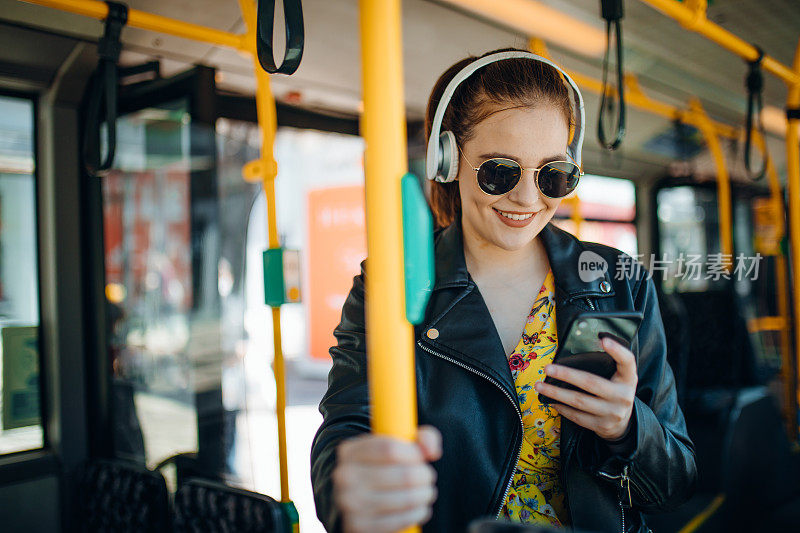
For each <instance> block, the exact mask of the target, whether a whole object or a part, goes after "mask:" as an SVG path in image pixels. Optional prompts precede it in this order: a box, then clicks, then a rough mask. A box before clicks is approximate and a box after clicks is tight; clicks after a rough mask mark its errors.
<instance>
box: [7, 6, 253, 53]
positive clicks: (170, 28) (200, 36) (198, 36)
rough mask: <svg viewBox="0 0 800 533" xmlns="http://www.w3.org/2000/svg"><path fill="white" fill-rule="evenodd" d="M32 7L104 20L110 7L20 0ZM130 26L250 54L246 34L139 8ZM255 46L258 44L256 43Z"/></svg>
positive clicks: (131, 13) (132, 12)
mask: <svg viewBox="0 0 800 533" xmlns="http://www.w3.org/2000/svg"><path fill="white" fill-rule="evenodd" d="M21 1H22V2H27V3H29V4H36V5H40V6H45V7H53V8H56V9H60V10H61V11H68V12H70V13H76V14H78V15H85V16H87V17H92V18H96V19H100V20H103V19H105V18H106V17H107V16H108V5H106V3H105V2H99V1H97V0H21ZM127 24H128V26H131V27H134V28H140V29H143V30H150V31H154V32H158V33H166V34H169V35H174V36H176V37H183V38H184V39H191V40H193V41H201V42H204V43H210V44H218V45H221V46H228V47H230V48H235V49H237V50H242V51H246V52H250V51H251V47H250V45H249V44H248V43H247V42H246V41H245V35H239V34H236V33H229V32H226V31H222V30H217V29H214V28H209V27H206V26H200V25H199V24H191V23H189V22H182V21H180V20H175V19H171V18H169V17H163V16H161V15H154V14H152V13H146V12H144V11H139V10H138V9H129V10H128V23H127ZM253 46H255V43H253Z"/></svg>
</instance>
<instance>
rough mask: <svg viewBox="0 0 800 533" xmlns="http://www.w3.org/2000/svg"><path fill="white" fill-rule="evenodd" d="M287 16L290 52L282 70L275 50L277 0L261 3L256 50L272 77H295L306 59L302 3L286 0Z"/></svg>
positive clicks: (286, 53)
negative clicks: (295, 73) (277, 62)
mask: <svg viewBox="0 0 800 533" xmlns="http://www.w3.org/2000/svg"><path fill="white" fill-rule="evenodd" d="M283 15H284V18H285V19H286V51H285V52H284V54H283V62H282V63H281V66H280V67H278V66H277V65H276V64H275V53H274V51H273V50H272V33H273V28H274V26H275V0H258V19H257V23H256V27H257V38H256V51H257V52H258V61H259V63H261V67H262V68H263V69H264V70H266V71H267V72H269V73H270V74H287V75H288V74H292V73H293V72H294V71H295V70H297V67H299V66H300V59H302V57H303V46H304V40H305V35H304V32H303V6H302V4H301V3H300V0H283Z"/></svg>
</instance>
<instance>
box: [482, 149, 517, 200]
mask: <svg viewBox="0 0 800 533" xmlns="http://www.w3.org/2000/svg"><path fill="white" fill-rule="evenodd" d="M521 175H522V168H520V166H519V165H518V164H517V163H516V162H515V161H512V160H510V159H501V158H496V159H489V160H487V161H484V162H483V164H482V165H481V166H480V168H479V169H478V185H479V186H480V188H481V189H482V190H483V192H485V193H487V194H505V193H507V192H508V191H510V190H511V189H513V188H514V187H515V186H516V185H517V183H518V182H519V177H520V176H521Z"/></svg>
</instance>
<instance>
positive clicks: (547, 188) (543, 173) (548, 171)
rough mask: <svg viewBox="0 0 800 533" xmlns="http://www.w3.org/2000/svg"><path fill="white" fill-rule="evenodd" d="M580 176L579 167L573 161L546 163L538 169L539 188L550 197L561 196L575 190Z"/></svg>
mask: <svg viewBox="0 0 800 533" xmlns="http://www.w3.org/2000/svg"><path fill="white" fill-rule="evenodd" d="M580 177H581V172H580V169H579V168H578V166H577V165H575V164H573V163H568V162H566V161H555V162H553V163H547V164H546V165H545V166H543V167H542V169H541V170H540V171H539V190H540V191H542V194H545V195H547V196H549V197H550V198H561V197H564V196H566V195H568V194H569V193H571V192H572V191H573V190H575V187H577V186H578V180H579V179H580Z"/></svg>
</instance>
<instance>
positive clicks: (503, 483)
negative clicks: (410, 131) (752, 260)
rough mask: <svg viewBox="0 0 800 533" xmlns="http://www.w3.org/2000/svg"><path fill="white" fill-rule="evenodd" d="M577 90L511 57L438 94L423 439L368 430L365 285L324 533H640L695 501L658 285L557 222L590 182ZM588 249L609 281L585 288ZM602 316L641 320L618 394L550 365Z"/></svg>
mask: <svg viewBox="0 0 800 533" xmlns="http://www.w3.org/2000/svg"><path fill="white" fill-rule="evenodd" d="M568 82H571V80H569V78H568V76H566V74H564V73H563V72H562V71H560V69H558V68H557V67H555V66H554V65H552V64H550V63H549V62H546V61H545V60H542V58H538V56H534V55H533V54H530V53H527V52H524V51H519V50H513V49H505V50H499V51H495V52H490V53H489V54H486V55H484V56H481V58H476V57H470V58H467V59H464V60H462V61H460V62H458V63H456V64H455V65H453V66H452V67H451V68H450V69H448V70H447V71H446V72H445V73H444V74H443V75H442V76H441V78H440V79H439V80H438V82H437V83H436V85H435V87H434V89H433V92H432V94H431V97H430V101H429V104H428V113H427V131H428V133H429V136H431V137H432V138H433V139H434V140H433V141H432V142H431V145H430V146H429V161H428V163H429V165H428V173H429V176H428V177H429V178H434V177H435V178H436V181H435V182H433V183H432V184H431V190H430V200H431V208H432V210H433V213H434V216H435V220H436V223H437V226H438V227H439V228H440V230H439V231H437V234H436V239H435V254H436V283H435V286H434V290H433V294H432V297H431V300H430V303H429V305H428V308H427V312H426V317H425V320H424V321H423V322H422V324H420V325H419V326H418V327H416V328H415V335H416V339H417V344H416V346H417V350H416V363H415V364H416V376H417V396H418V411H419V421H420V424H421V425H422V426H421V428H420V431H419V434H418V439H417V442H416V443H406V442H402V441H399V440H395V439H391V438H388V437H382V436H376V435H372V434H370V433H369V431H370V415H369V403H368V402H369V400H368V392H367V389H368V386H367V368H366V346H365V345H366V342H367V339H366V337H365V327H364V276H365V274H364V272H363V269H362V273H361V275H359V276H357V277H356V278H355V281H354V285H353V288H352V290H351V292H350V294H349V296H348V298H347V301H346V302H345V304H344V308H343V310H342V321H341V323H340V324H339V326H338V327H337V328H336V330H335V335H336V338H337V341H338V345H337V346H335V347H333V348H331V355H332V357H333V367H332V369H331V372H330V375H329V380H328V391H327V393H326V394H325V396H324V398H323V399H322V402H321V404H320V411H321V412H322V414H323V416H324V422H323V424H322V426H321V427H320V429H319V431H318V433H317V435H316V437H315V439H314V444H313V448H312V452H311V463H312V473H311V475H312V483H313V486H314V496H315V500H316V505H317V514H318V516H319V518H320V520H322V522H323V523H324V524H325V526H326V528H327V529H328V531H345V532H370V533H377V532H383V531H386V532H390V531H397V530H399V529H402V528H404V527H407V526H409V525H412V524H425V525H424V530H425V531H431V532H450V531H453V532H463V531H465V530H466V528H467V525H468V524H469V522H470V521H472V520H473V519H475V518H478V517H482V516H487V515H488V516H493V517H497V518H500V519H503V518H505V519H510V520H513V521H517V522H525V523H538V524H549V525H555V526H570V527H574V528H576V529H584V530H587V531H623V532H624V531H635V532H640V531H648V528H647V527H646V526H645V525H644V521H643V518H642V515H641V512H655V511H659V510H666V509H670V508H674V507H676V506H677V505H679V504H680V503H682V502H683V501H684V500H685V499H687V498H688V497H689V495H690V493H691V490H692V488H693V486H694V482H695V478H696V467H695V458H694V448H693V445H692V443H691V441H690V439H689V437H688V436H687V433H686V426H685V423H684V419H683V414H682V413H681V411H680V408H679V407H678V404H677V400H676V394H675V383H674V379H673V374H672V371H671V369H670V367H669V366H668V365H667V362H666V340H665V335H664V329H663V325H662V322H661V316H660V314H659V309H658V302H657V300H656V293H655V288H654V286H653V282H652V280H651V279H649V276H648V275H647V271H646V270H645V269H644V268H643V267H642V266H641V265H640V264H639V263H637V262H635V261H632V260H631V258H630V257H629V256H625V255H624V254H623V253H622V252H620V251H619V250H617V249H614V248H611V247H608V246H604V245H600V244H596V243H589V242H583V241H579V240H577V239H576V238H575V237H574V236H572V235H570V234H569V233H567V232H565V231H563V230H560V229H558V228H556V227H555V226H554V225H553V224H551V223H550V220H551V219H552V217H553V215H554V213H555V211H556V208H557V207H558V205H559V202H560V201H561V199H562V198H563V197H564V196H566V195H567V194H569V193H570V192H571V191H572V190H574V188H575V186H576V185H577V182H578V178H579V177H580V170H579V168H578V166H577V165H578V164H579V163H580V144H581V141H582V137H583V135H582V133H583V121H582V111H583V110H582V99H581V97H580V93H579V91H578V90H577V87H574V84H571V83H568ZM571 92H572V100H571V99H570V94H571ZM437 111H438V113H437ZM440 129H441V130H442V131H444V132H445V133H443V134H442V136H441V139H442V140H441V141H440V142H441V144H439V145H438V146H435V145H434V143H435V142H437V141H439V139H440V136H439V130H440ZM431 147H433V151H432V152H431ZM439 154H441V156H439ZM583 252H592V253H594V254H596V255H597V256H599V257H600V258H602V259H603V260H604V261H605V262H606V264H607V265H608V270H607V271H606V272H601V273H600V275H599V277H596V276H590V277H592V278H594V277H596V279H590V281H585V279H587V276H582V275H581V272H580V271H579V257H580V256H581V254H582V253H583ZM621 265H627V266H625V267H624V270H625V272H624V275H615V272H616V270H617V269H618V268H619V267H620V266H621ZM590 310H601V311H640V312H641V313H643V316H644V320H643V322H642V324H641V326H640V328H639V330H638V333H637V335H636V337H635V338H634V340H633V342H632V344H631V346H630V349H627V348H625V347H624V346H622V345H621V344H618V343H616V342H614V341H613V340H611V339H604V340H603V348H604V349H605V351H606V352H607V353H608V354H609V355H610V356H611V357H612V358H613V359H614V361H615V362H616V365H617V370H616V374H614V376H613V377H612V378H611V379H604V378H601V377H598V376H596V375H594V374H590V373H587V372H583V371H580V370H576V369H570V368H567V367H564V366H561V365H556V364H552V361H553V355H554V353H555V350H556V347H557V346H558V342H559V336H560V335H564V334H565V333H566V332H565V331H564V329H565V327H566V325H567V324H568V323H569V321H570V320H571V319H572V318H573V317H575V316H576V315H577V314H579V313H582V312H586V311H590ZM546 375H550V376H553V377H556V378H558V379H559V380H561V381H564V382H568V383H571V384H573V385H576V386H578V387H579V388H580V389H581V390H580V391H578V390H568V389H566V388H563V387H556V386H554V385H549V384H545V383H543V382H542V381H543V380H544V378H545V377H546ZM539 394H542V395H544V396H548V397H550V398H552V399H554V400H556V401H557V402H558V403H554V404H544V403H541V402H540V401H539V398H540V397H539Z"/></svg>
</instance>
